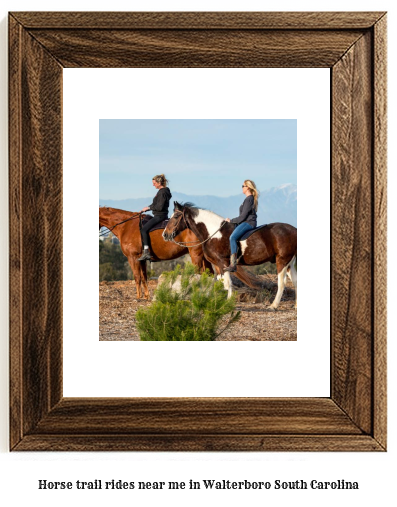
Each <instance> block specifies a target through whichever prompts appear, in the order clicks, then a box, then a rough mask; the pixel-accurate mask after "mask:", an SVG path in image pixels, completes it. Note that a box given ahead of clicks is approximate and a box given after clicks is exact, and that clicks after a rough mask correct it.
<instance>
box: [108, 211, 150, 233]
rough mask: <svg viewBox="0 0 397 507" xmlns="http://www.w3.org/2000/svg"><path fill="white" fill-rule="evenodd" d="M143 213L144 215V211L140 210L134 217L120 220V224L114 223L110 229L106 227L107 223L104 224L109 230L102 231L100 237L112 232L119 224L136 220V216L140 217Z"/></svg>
mask: <svg viewBox="0 0 397 507" xmlns="http://www.w3.org/2000/svg"><path fill="white" fill-rule="evenodd" d="M141 215H142V211H140V212H139V213H136V214H135V215H132V217H130V218H126V219H125V220H123V221H122V222H119V223H118V224H115V225H113V227H111V228H110V229H109V227H106V225H103V226H102V227H106V229H107V231H104V232H102V233H101V234H100V235H99V237H102V236H105V235H106V234H109V232H112V231H113V229H114V228H115V227H117V226H118V225H121V224H125V222H128V221H129V220H134V218H138V217H140V216H141Z"/></svg>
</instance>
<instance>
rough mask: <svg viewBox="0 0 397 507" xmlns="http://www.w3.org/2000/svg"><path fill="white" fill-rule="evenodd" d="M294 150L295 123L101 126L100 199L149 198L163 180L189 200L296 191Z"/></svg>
mask: <svg viewBox="0 0 397 507" xmlns="http://www.w3.org/2000/svg"><path fill="white" fill-rule="evenodd" d="M296 143H297V122H296V120H99V197H100V199H128V198H136V197H146V196H152V195H154V194H155V189H154V188H153V187H152V177H153V176H155V175H156V174H161V173H164V174H165V175H166V176H167V178H168V179H169V180H170V185H169V186H170V188H171V190H174V191H175V192H182V193H186V194H190V195H216V196H219V197H227V196H230V195H236V194H239V193H240V192H241V185H242V182H243V181H244V180H245V179H251V180H253V181H254V182H255V183H256V185H257V187H258V189H259V190H266V189H268V188H271V187H276V186H280V185H283V184H285V183H293V184H296V182H297V171H296V166H297V159H296V157H297V145H296Z"/></svg>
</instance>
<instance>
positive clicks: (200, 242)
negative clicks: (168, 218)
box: [172, 210, 227, 247]
mask: <svg viewBox="0 0 397 507" xmlns="http://www.w3.org/2000/svg"><path fill="white" fill-rule="evenodd" d="M182 218H183V219H184V221H185V224H186V227H187V228H188V229H189V226H188V224H187V222H186V218H185V210H183V212H181V216H180V217H179V221H178V223H177V224H176V226H175V229H176V228H177V227H178V226H179V224H180V223H181V220H182ZM226 223H227V222H226V220H224V221H223V222H222V223H221V225H220V227H219V229H217V230H216V231H215V232H214V233H213V234H211V236H208V238H207V239H205V240H204V241H200V240H199V241H187V242H186V243H183V242H179V241H175V239H174V238H172V242H173V243H175V244H176V245H179V246H186V247H189V246H200V245H203V244H204V243H207V241H209V240H210V239H211V238H212V237H213V236H215V234H216V233H217V232H219V231H220V230H221V229H222V227H223V226H224V225H225V224H226Z"/></svg>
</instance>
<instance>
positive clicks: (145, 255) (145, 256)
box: [138, 250, 152, 261]
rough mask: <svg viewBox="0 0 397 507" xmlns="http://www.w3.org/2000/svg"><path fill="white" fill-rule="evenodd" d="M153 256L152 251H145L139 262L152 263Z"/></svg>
mask: <svg viewBox="0 0 397 507" xmlns="http://www.w3.org/2000/svg"><path fill="white" fill-rule="evenodd" d="M151 258H152V256H151V255H150V251H149V250H148V251H147V252H145V251H143V254H142V255H141V256H140V257H139V259H138V261H150V259H151Z"/></svg>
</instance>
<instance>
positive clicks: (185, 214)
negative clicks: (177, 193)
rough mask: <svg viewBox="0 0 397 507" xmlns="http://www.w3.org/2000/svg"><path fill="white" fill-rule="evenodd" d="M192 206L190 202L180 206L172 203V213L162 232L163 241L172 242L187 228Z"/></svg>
mask: <svg viewBox="0 0 397 507" xmlns="http://www.w3.org/2000/svg"><path fill="white" fill-rule="evenodd" d="M193 206H194V205H193V204H192V203H190V202H186V203H185V204H180V203H179V202H177V201H174V213H173V215H172V217H171V218H170V219H169V220H168V224H167V226H166V228H165V229H164V232H163V238H164V239H165V241H172V240H173V239H174V238H175V237H176V236H178V234H180V233H181V232H182V231H184V230H185V229H187V228H189V229H190V227H189V217H190V215H191V214H192V210H193V208H192V207H193Z"/></svg>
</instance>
